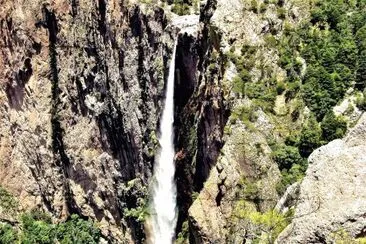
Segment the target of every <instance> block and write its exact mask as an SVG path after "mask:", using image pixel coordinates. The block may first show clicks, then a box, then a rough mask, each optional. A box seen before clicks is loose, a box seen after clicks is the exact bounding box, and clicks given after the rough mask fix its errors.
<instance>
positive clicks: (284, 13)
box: [277, 7, 286, 19]
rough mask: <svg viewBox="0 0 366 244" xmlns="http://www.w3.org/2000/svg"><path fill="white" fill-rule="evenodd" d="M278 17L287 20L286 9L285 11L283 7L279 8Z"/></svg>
mask: <svg viewBox="0 0 366 244" xmlns="http://www.w3.org/2000/svg"><path fill="white" fill-rule="evenodd" d="M277 16H278V18H280V19H285V18H286V9H284V8H283V7H279V8H278V9H277Z"/></svg>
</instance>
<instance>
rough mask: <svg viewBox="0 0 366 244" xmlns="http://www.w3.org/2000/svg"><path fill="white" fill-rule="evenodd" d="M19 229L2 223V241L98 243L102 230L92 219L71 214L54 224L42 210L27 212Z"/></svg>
mask: <svg viewBox="0 0 366 244" xmlns="http://www.w3.org/2000/svg"><path fill="white" fill-rule="evenodd" d="M19 227H20V228H19V230H18V229H17V228H15V227H13V226H10V225H8V224H0V243H4V244H5V243H6V244H11V243H24V244H27V243H29V244H32V243H44V244H46V243H64V244H71V243H80V244H81V243H98V242H99V239H100V231H99V229H97V228H96V227H95V226H94V224H93V223H92V222H90V221H86V220H83V219H81V218H80V217H79V216H77V215H71V216H70V219H69V220H67V221H65V222H62V223H58V224H53V223H52V221H51V218H50V216H48V215H47V214H45V213H43V212H40V211H31V212H30V213H25V214H23V215H22V216H21V218H20V226H19Z"/></svg>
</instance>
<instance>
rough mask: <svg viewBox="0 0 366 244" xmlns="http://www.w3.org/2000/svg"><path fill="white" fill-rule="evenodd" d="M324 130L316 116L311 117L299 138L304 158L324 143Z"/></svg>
mask: <svg viewBox="0 0 366 244" xmlns="http://www.w3.org/2000/svg"><path fill="white" fill-rule="evenodd" d="M321 138H322V130H321V128H320V126H319V124H318V122H317V121H316V119H315V117H314V116H310V118H309V120H308V121H307V124H306V125H305V126H304V127H303V128H302V130H301V133H300V137H299V143H298V147H299V152H300V155H301V156H302V157H306V158H307V157H308V156H309V155H310V154H311V153H312V152H313V151H314V150H315V149H316V148H318V147H320V146H321V145H322V144H323V142H322V139H321Z"/></svg>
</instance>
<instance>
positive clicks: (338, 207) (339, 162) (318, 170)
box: [277, 115, 366, 243]
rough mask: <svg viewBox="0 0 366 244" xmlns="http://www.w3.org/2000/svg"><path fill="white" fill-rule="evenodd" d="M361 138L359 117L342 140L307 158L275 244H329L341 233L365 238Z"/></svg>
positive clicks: (363, 122) (363, 124) (365, 125)
mask: <svg viewBox="0 0 366 244" xmlns="http://www.w3.org/2000/svg"><path fill="white" fill-rule="evenodd" d="M365 139H366V116H365V115H363V116H362V117H361V118H360V120H359V122H358V124H357V125H356V126H355V127H354V128H353V129H352V130H351V131H350V132H349V133H348V135H347V136H346V137H345V138H344V139H342V140H335V141H332V142H330V143H329V144H327V145H325V146H323V147H320V148H319V149H317V150H316V151H314V152H313V153H312V154H311V155H310V158H309V163H310V165H309V168H308V170H307V172H306V176H305V178H304V180H303V181H302V183H301V184H300V196H299V199H298V204H297V206H296V210H295V216H294V220H293V222H292V224H291V225H289V226H288V227H287V228H286V229H285V230H284V231H283V233H282V234H281V235H280V236H279V238H278V240H277V242H278V243H314V242H316V243H318V242H319V243H325V242H326V243H331V242H333V241H334V238H336V237H337V233H338V234H339V233H340V232H342V231H346V232H347V233H349V235H350V236H352V237H363V236H364V235H365V226H366V193H365V190H364V189H365V188H366V170H365V168H366V167H365V166H366V156H365V152H366V144H365Z"/></svg>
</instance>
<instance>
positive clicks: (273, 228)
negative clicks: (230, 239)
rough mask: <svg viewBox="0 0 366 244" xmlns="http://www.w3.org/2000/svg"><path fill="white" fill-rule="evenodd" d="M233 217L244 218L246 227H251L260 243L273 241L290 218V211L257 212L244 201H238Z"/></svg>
mask: <svg viewBox="0 0 366 244" xmlns="http://www.w3.org/2000/svg"><path fill="white" fill-rule="evenodd" d="M234 217H235V218H237V219H241V220H244V221H245V222H246V223H247V224H246V225H247V226H246V229H251V230H252V231H253V232H254V234H255V236H256V238H255V239H256V240H257V241H260V242H261V243H262V242H264V243H274V240H275V239H276V238H277V236H278V235H279V234H280V233H281V232H282V231H283V230H284V229H285V228H286V226H287V225H288V224H289V223H290V220H291V218H292V216H291V212H289V214H288V215H283V214H280V213H278V212H277V211H276V210H269V211H267V212H264V213H261V212H258V211H256V210H255V209H253V208H251V207H250V206H249V205H248V204H247V202H245V201H238V203H237V205H236V206H235V209H234Z"/></svg>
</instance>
